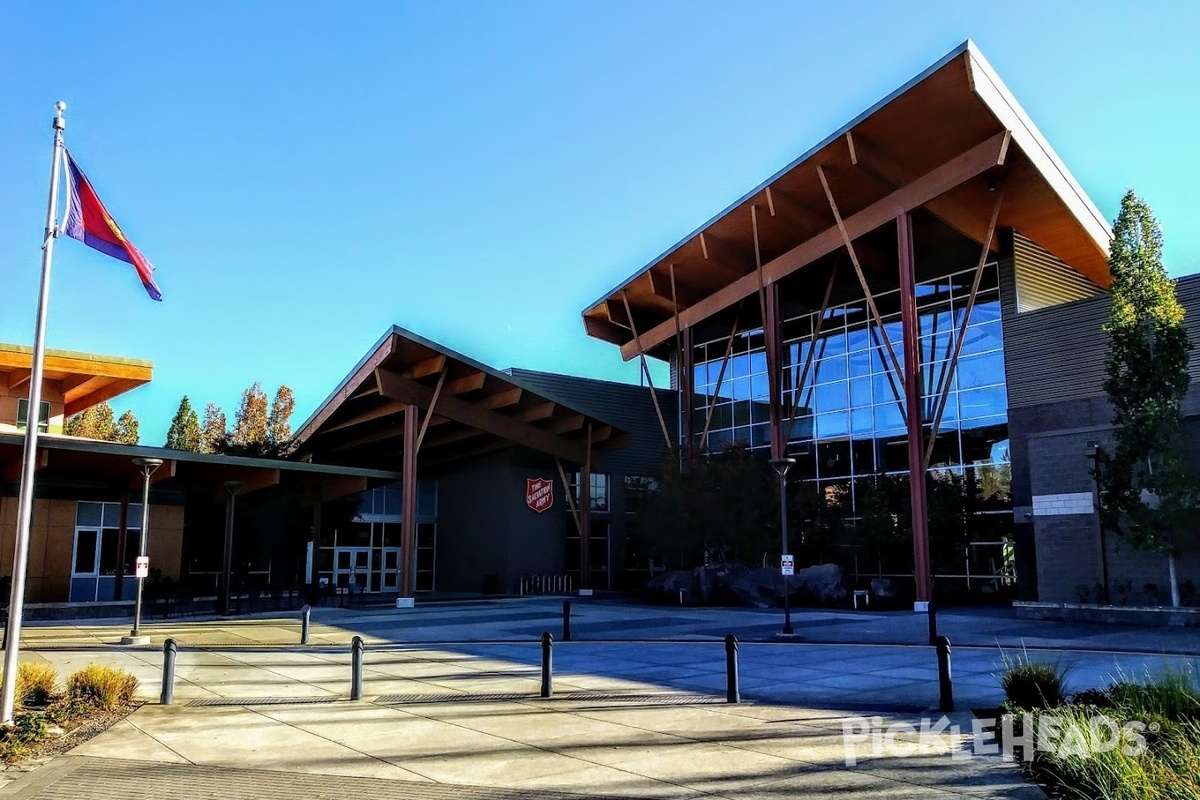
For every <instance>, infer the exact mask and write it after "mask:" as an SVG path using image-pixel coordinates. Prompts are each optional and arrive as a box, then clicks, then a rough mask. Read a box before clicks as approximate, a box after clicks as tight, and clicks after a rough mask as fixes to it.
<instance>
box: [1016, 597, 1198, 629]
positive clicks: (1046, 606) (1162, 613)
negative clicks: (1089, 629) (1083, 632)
mask: <svg viewBox="0 0 1200 800" xmlns="http://www.w3.org/2000/svg"><path fill="white" fill-rule="evenodd" d="M1013 608H1014V609H1016V611H1017V616H1018V617H1020V618H1022V619H1049V620H1058V621H1064V622H1107V623H1111V624H1117V625H1153V626H1163V627H1165V626H1168V625H1170V626H1176V627H1200V608H1171V607H1169V606H1166V607H1164V606H1097V605H1082V604H1080V603H1031V602H1024V601H1020V600H1018V601H1016V602H1014V603H1013Z"/></svg>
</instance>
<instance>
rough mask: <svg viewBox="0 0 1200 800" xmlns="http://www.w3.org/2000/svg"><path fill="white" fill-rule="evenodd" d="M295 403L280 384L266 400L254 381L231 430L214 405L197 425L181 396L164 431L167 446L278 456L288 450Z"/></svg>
mask: <svg viewBox="0 0 1200 800" xmlns="http://www.w3.org/2000/svg"><path fill="white" fill-rule="evenodd" d="M295 405H296V400H295V396H294V395H293V393H292V390H291V389H290V388H289V387H288V386H286V385H284V386H280V387H279V389H278V390H277V391H276V392H275V398H274V400H268V398H267V393H266V392H265V391H264V390H263V387H262V383H261V382H260V381H255V382H254V383H253V384H251V385H250V386H248V387H247V388H246V390H245V391H243V392H242V399H241V403H240V404H239V405H238V409H237V413H236V414H235V415H234V421H233V428H232V430H231V429H229V427H228V421H227V418H226V416H225V412H224V411H223V410H222V409H221V407H220V406H218V405H217V404H216V403H209V404H208V405H207V406H206V407H205V409H204V422H203V423H201V422H200V419H199V416H198V415H197V414H196V412H195V409H193V408H192V405H191V401H190V400H189V399H188V398H187V397H186V396H185V397H184V398H183V400H182V401H180V404H179V410H178V411H177V412H176V413H175V419H174V420H173V421H172V422H171V429H170V430H169V431H168V432H167V445H166V446H167V447H172V448H174V449H178V450H191V451H193V452H200V453H224V454H226V455H243V456H267V457H278V456H283V455H286V454H287V453H288V452H290V451H291V449H292V429H291V416H292V411H293V410H294V409H295Z"/></svg>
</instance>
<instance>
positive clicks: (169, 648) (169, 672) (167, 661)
mask: <svg viewBox="0 0 1200 800" xmlns="http://www.w3.org/2000/svg"><path fill="white" fill-rule="evenodd" d="M178 653H179V645H177V644H175V640H174V639H167V640H166V641H165V642H163V674H162V693H161V694H160V695H159V696H158V702H160V703H162V704H163V705H164V706H169V705H171V703H173V702H175V656H176V655H178Z"/></svg>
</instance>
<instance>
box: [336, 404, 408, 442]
mask: <svg viewBox="0 0 1200 800" xmlns="http://www.w3.org/2000/svg"><path fill="white" fill-rule="evenodd" d="M403 410H404V403H397V402H394V401H392V400H388V401H386V402H385V403H383V405H379V406H376V407H375V408H371V409H367V410H366V411H364V412H362V413H361V414H355V415H354V416H353V417H350V418H349V419H347V420H344V421H342V422H339V423H338V424H336V425H330V426H329V427H327V428H322V429H321V430H319V431H317V433H318V434H319V435H322V436H324V435H325V434H329V433H333V432H334V431H343V430H345V429H347V428H353V427H356V426H358V425H364V424H366V423H368V422H374V421H375V420H377V419H383V418H384V417H390V416H392V415H393V414H398V413H400V412H402V411H403Z"/></svg>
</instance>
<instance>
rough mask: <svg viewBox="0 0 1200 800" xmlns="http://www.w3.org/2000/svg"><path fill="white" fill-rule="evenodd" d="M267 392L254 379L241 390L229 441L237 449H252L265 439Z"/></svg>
mask: <svg viewBox="0 0 1200 800" xmlns="http://www.w3.org/2000/svg"><path fill="white" fill-rule="evenodd" d="M267 408H268V401H267V393H266V392H264V391H263V388H262V383H261V382H260V381H255V382H254V383H252V384H251V385H250V386H248V387H247V388H246V390H245V391H243V392H242V403H241V405H240V406H238V410H237V416H235V417H234V422H233V431H232V432H231V433H230V434H229V443H230V444H231V445H232V446H233V447H234V448H236V449H237V450H239V451H244V450H249V449H253V448H255V447H256V446H258V445H261V444H263V443H264V442H266V441H267Z"/></svg>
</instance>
